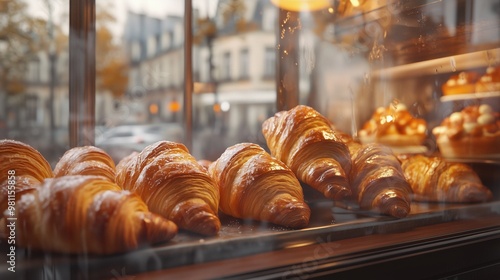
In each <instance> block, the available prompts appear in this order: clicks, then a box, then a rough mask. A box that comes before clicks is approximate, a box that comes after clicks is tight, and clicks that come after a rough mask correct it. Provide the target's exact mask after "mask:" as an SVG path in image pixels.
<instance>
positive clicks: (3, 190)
mask: <svg viewBox="0 0 500 280" xmlns="http://www.w3.org/2000/svg"><path fill="white" fill-rule="evenodd" d="M53 176H54V175H53V173H52V168H51V167H50V164H49V163H48V162H47V160H46V159H45V158H44V157H43V156H42V154H40V152H38V151H37V150H36V149H35V148H33V147H31V146H30V145H28V144H25V143H23V142H19V141H16V140H0V218H2V217H3V216H4V212H5V210H6V209H7V208H8V203H9V201H12V202H11V203H13V202H15V201H17V200H18V199H19V198H20V197H21V195H23V194H25V193H28V192H31V191H33V190H34V189H35V188H36V186H37V185H38V184H39V183H40V182H42V181H43V180H44V179H45V178H51V177H53Z"/></svg>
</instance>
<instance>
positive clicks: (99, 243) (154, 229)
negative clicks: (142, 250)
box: [0, 175, 177, 254]
mask: <svg viewBox="0 0 500 280" xmlns="http://www.w3.org/2000/svg"><path fill="white" fill-rule="evenodd" d="M15 217H16V218H17V224H16V246H20V247H26V248H31V249H36V250H42V251H48V252H60V253H85V254H87V253H88V254H114V253H121V252H126V251H130V250H133V249H136V248H139V247H140V246H144V245H150V244H154V243H158V242H165V241H168V240H170V239H171V238H173V237H174V236H175V234H176V233H177V226H176V225H175V224H174V223H173V222H171V221H168V220H166V219H164V218H162V217H161V216H159V215H155V214H153V213H151V212H149V211H148V208H147V206H146V205H145V204H144V202H143V201H142V200H141V199H140V198H139V196H137V195H135V194H133V193H131V192H129V191H123V190H121V189H120V187H118V186H117V185H116V184H114V183H112V182H109V181H108V180H105V179H103V178H102V177H101V176H91V175H86V176H83V175H75V176H63V177H59V178H53V179H46V180H45V181H44V182H42V183H41V184H40V185H39V186H38V187H37V188H36V189H35V190H34V191H32V192H30V193H27V194H24V195H22V196H21V197H20V198H19V200H18V202H17V203H16V211H15ZM6 223H8V221H7V220H6V219H2V220H1V221H0V231H2V237H3V238H6V237H7V235H8V232H7V231H8V230H9V228H8V227H7V226H6Z"/></svg>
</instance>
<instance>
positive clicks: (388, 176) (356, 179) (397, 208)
mask: <svg viewBox="0 0 500 280" xmlns="http://www.w3.org/2000/svg"><path fill="white" fill-rule="evenodd" d="M339 134H340V135H342V136H341V139H342V140H343V141H344V142H345V143H346V144H347V146H348V147H349V151H350V153H351V159H352V169H351V173H350V182H351V189H352V193H353V198H354V201H355V202H356V203H357V204H358V205H359V207H360V208H361V209H365V210H370V211H374V212H379V213H382V214H386V215H390V216H393V217H396V218H403V217H406V216H407V215H408V214H409V213H410V208H411V207H410V206H411V193H412V189H411V187H410V185H409V183H408V182H407V181H406V179H405V176H404V174H403V170H402V169H401V163H400V161H399V159H398V158H397V157H396V156H395V155H394V153H393V152H392V150H391V149H390V148H389V147H387V146H384V145H382V144H378V143H370V144H364V145H362V144H360V143H357V142H355V141H354V140H353V139H352V138H351V137H350V136H347V134H345V133H342V132H339Z"/></svg>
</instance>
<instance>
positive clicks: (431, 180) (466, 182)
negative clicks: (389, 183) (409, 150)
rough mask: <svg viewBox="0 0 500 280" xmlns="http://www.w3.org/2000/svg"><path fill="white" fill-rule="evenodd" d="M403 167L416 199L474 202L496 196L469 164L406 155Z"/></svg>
mask: <svg viewBox="0 0 500 280" xmlns="http://www.w3.org/2000/svg"><path fill="white" fill-rule="evenodd" d="M402 167H403V171H404V174H405V176H406V179H407V180H408V182H409V183H410V185H411V187H412V189H413V193H414V198H413V199H414V200H417V201H434V202H457V203H474V202H484V201H489V200H491V199H492V198H493V195H492V193H491V191H490V190H489V189H488V188H487V187H485V186H484V185H483V184H482V182H481V179H480V178H479V176H478V175H477V173H476V172H475V171H474V170H473V169H472V168H471V167H470V166H468V165H466V164H463V163H451V162H447V161H446V160H445V159H443V158H441V157H427V156H423V155H415V156H411V157H408V158H406V159H403V163H402Z"/></svg>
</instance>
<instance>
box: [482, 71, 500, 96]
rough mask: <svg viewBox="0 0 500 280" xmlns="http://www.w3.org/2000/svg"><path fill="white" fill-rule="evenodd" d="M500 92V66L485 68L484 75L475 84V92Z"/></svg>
mask: <svg viewBox="0 0 500 280" xmlns="http://www.w3.org/2000/svg"><path fill="white" fill-rule="evenodd" d="M497 91H500V65H499V66H497V67H493V66H490V67H488V68H486V73H484V75H482V76H481V78H480V79H479V81H477V83H476V92H497Z"/></svg>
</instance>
